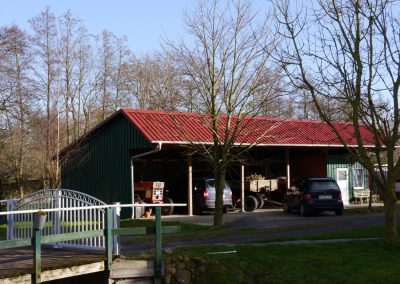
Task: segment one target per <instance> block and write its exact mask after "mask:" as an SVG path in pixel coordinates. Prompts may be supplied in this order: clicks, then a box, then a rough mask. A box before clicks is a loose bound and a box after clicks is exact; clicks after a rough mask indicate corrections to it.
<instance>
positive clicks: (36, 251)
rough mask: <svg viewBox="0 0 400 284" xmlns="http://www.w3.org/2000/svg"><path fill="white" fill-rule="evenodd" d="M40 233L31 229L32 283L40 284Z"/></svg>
mask: <svg viewBox="0 0 400 284" xmlns="http://www.w3.org/2000/svg"><path fill="white" fill-rule="evenodd" d="M40 231H41V230H38V229H33V237H32V248H33V269H34V270H33V274H32V283H34V284H36V283H41V282H42V280H41V278H42V277H41V274H42V260H41V240H40Z"/></svg>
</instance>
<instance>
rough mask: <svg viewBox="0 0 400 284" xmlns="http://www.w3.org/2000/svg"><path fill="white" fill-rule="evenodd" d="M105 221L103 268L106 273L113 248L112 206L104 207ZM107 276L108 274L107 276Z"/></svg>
mask: <svg viewBox="0 0 400 284" xmlns="http://www.w3.org/2000/svg"><path fill="white" fill-rule="evenodd" d="M105 213H106V214H105V215H106V216H105V221H106V228H105V229H104V236H105V245H106V251H105V254H106V255H105V257H106V260H105V263H104V269H105V271H106V272H108V273H107V274H109V273H110V270H111V265H112V250H113V235H112V228H113V210H112V208H106V212H105ZM107 277H108V276H107Z"/></svg>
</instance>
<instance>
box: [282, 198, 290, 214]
mask: <svg viewBox="0 0 400 284" xmlns="http://www.w3.org/2000/svg"><path fill="white" fill-rule="evenodd" d="M290 211H291V210H290V207H289V205H288V204H287V202H286V201H284V202H283V212H285V213H290Z"/></svg>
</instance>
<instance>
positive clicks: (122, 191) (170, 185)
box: [61, 109, 373, 216]
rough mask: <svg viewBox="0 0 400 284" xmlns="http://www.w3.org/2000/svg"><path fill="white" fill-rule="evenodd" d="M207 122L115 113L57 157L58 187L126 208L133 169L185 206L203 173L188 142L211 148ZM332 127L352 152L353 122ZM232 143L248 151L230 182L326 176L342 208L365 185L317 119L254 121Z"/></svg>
mask: <svg viewBox="0 0 400 284" xmlns="http://www.w3.org/2000/svg"><path fill="white" fill-rule="evenodd" d="M220 119H221V120H222V121H223V119H224V117H221V118H220ZM208 121H209V120H207V119H206V118H205V117H204V116H202V115H199V114H195V113H180V112H172V113H169V112H163V111H153V110H131V109H121V110H119V111H118V112H116V113H114V114H113V115H111V116H110V117H109V118H108V119H106V120H105V121H103V122H102V123H100V124H99V125H97V126H96V127H95V128H93V129H92V130H91V131H90V132H89V133H87V134H86V135H85V136H83V137H81V138H80V139H78V140H77V141H75V142H74V143H73V144H71V145H69V146H68V147H66V148H65V149H64V150H63V151H62V152H61V158H62V171H61V183H62V187H63V188H68V189H74V190H78V191H81V192H85V193H87V194H89V195H92V196H95V197H97V198H99V199H101V200H103V201H105V202H107V203H112V202H121V203H131V202H132V186H131V179H132V178H131V175H132V169H134V171H133V173H134V174H133V175H134V180H135V181H139V180H140V181H164V182H165V185H166V188H167V189H168V190H169V193H170V194H171V195H172V196H174V198H173V199H175V200H174V201H179V202H187V203H188V204H191V196H192V187H193V183H192V181H193V179H195V178H196V177H200V176H201V175H206V174H207V172H208V173H210V168H209V166H208V165H207V164H206V163H205V162H204V160H203V159H202V158H201V155H197V154H196V153H193V152H192V151H191V144H193V143H194V144H211V143H212V132H211V131H210V129H209V127H207V123H209V122H208ZM338 126H340V129H341V136H342V137H343V139H344V140H345V141H346V142H347V144H348V146H349V147H357V143H356V141H355V138H354V135H353V133H354V132H353V127H352V125H351V124H346V123H342V124H339V125H338ZM361 129H362V131H363V132H362V135H363V137H364V140H365V147H373V143H372V141H373V139H372V137H371V133H370V132H369V131H368V129H367V128H366V127H362V128H361ZM236 142H237V147H243V146H248V145H253V144H254V146H253V147H252V148H251V150H250V151H249V152H248V159H247V162H246V163H245V164H236V165H233V166H232V169H231V173H230V179H232V180H234V179H236V180H238V181H240V180H241V178H242V177H241V175H243V174H245V175H249V174H253V173H261V174H263V175H265V176H269V177H279V176H284V177H286V182H287V185H290V182H291V181H292V180H293V179H295V178H300V177H308V176H330V177H333V178H335V179H336V180H337V181H338V183H339V185H340V187H341V190H342V196H343V199H344V202H345V203H348V202H351V201H352V198H353V190H354V189H355V188H356V189H357V188H368V172H367V171H366V170H365V168H364V167H363V166H362V165H361V164H359V163H358V162H356V161H353V160H352V159H350V158H349V156H348V155H347V152H346V150H345V148H344V147H343V146H342V144H341V143H340V141H339V140H338V139H337V137H336V135H335V133H334V132H333V131H332V130H331V129H330V128H329V126H328V125H327V124H326V123H324V122H321V121H311V120H295V119H281V118H265V117H255V118H252V119H251V121H249V122H248V123H247V125H246V131H244V132H243V133H242V134H241V135H240V136H239V137H237V139H236ZM132 157H133V159H132ZM131 162H133V168H132V164H131ZM188 213H189V214H191V213H192V206H189V209H188ZM125 216H127V213H125Z"/></svg>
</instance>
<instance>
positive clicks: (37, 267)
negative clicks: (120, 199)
mask: <svg viewBox="0 0 400 284" xmlns="http://www.w3.org/2000/svg"><path fill="white" fill-rule="evenodd" d="M128 206H130V207H131V206H132V205H119V207H128ZM135 206H136V205H135ZM149 206H151V207H155V227H131V228H113V211H112V207H113V206H108V207H105V206H104V208H105V209H106V216H105V221H106V226H105V229H104V230H93V231H84V232H75V233H65V234H57V235H47V236H41V230H40V229H35V230H34V234H33V236H32V238H25V239H16V240H7V241H0V250H1V249H10V248H18V247H25V246H32V249H33V260H34V261H33V266H34V267H33V275H32V283H41V271H42V269H41V246H42V244H50V243H57V242H62V241H72V240H78V239H83V238H91V237H98V236H104V237H105V243H106V247H105V271H106V274H107V275H109V273H110V270H111V267H112V257H113V240H114V236H115V235H119V236H127V235H145V234H155V260H154V261H155V271H154V276H155V278H156V279H161V277H162V274H163V273H162V272H163V268H162V234H163V233H175V232H179V231H180V227H179V226H164V227H163V226H162V225H161V206H162V205H152V204H146V207H149ZM174 206H186V204H174ZM74 209H76V208H74ZM74 209H71V210H74ZM50 210H54V209H50ZM64 210H67V209H64ZM43 211H48V210H43ZM30 213H32V212H30ZM0 214H1V215H4V214H5V213H4V212H0ZM8 214H10V212H8Z"/></svg>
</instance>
